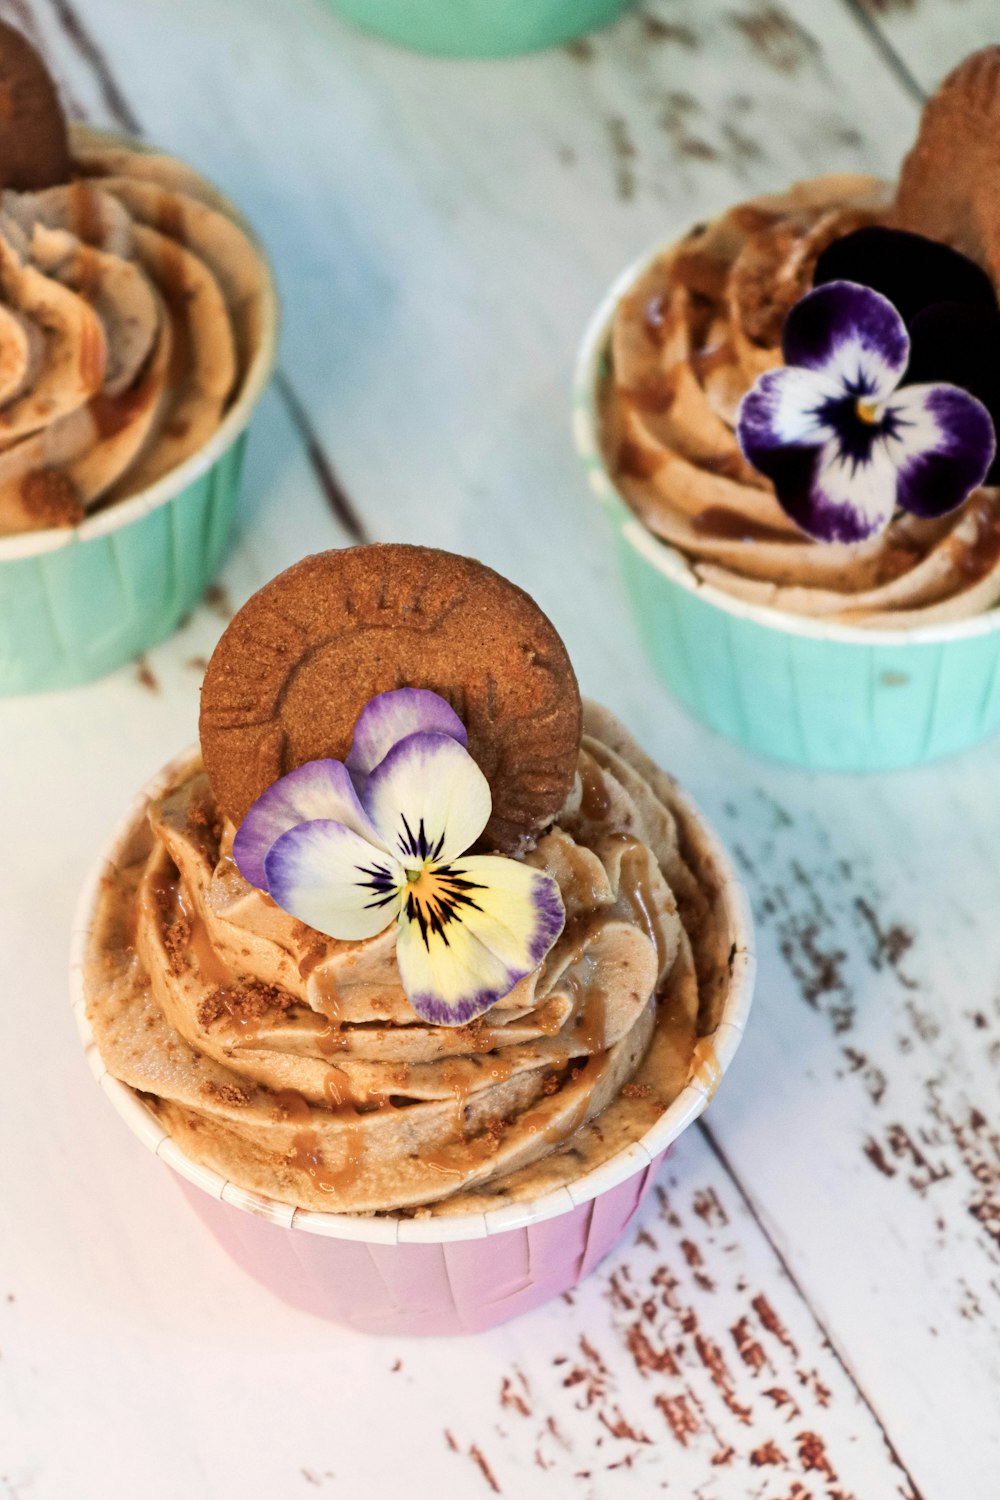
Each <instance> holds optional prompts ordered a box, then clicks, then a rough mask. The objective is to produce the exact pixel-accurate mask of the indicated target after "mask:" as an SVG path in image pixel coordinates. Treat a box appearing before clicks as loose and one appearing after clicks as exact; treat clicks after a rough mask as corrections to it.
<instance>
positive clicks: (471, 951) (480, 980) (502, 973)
mask: <svg viewBox="0 0 1000 1500" xmlns="http://www.w3.org/2000/svg"><path fill="white" fill-rule="evenodd" d="M424 882H427V883H426V884H425V883H424ZM564 921H565V912H564V909H563V904H562V898H561V897H560V895H559V888H558V886H557V885H556V883H555V881H554V880H553V879H552V878H551V876H549V875H546V874H545V873H544V872H543V871H541V870H535V869H532V868H531V867H530V866H528V865H521V864H518V863H517V861H515V860H510V859H502V858H499V857H497V856H491V855H483V856H477V857H475V858H470V859H460V860H457V861H456V862H455V863H454V864H452V865H450V866H445V867H444V868H443V869H439V870H437V871H435V872H433V874H432V875H430V877H429V878H428V876H426V875H425V876H424V878H423V881H421V882H420V883H418V884H417V885H416V886H414V887H412V888H411V890H410V891H409V892H408V893H407V895H406V899H405V905H404V910H403V916H402V919H401V921H400V934H399V941H398V944H397V950H396V951H397V958H398V962H399V971H400V976H401V978H402V981H403V988H404V989H405V990H406V993H407V996H408V997H409V1000H410V1004H411V1005H412V1006H413V1008H414V1010H415V1011H416V1012H417V1014H418V1015H420V1016H422V1017H423V1018H424V1019H425V1020H427V1021H431V1022H433V1023H434V1024H435V1025H440V1026H461V1025H464V1024H465V1023H466V1022H468V1021H471V1020H473V1019H474V1018H475V1017H476V1016H479V1015H482V1014H483V1012H484V1011H486V1010H488V1009H489V1008H490V1006H491V1005H495V1004H496V1002H497V1001H498V1000H501V999H502V998H503V997H504V995H507V994H509V993H510V991H511V990H512V989H513V988H514V986H515V985H516V984H517V983H518V981H519V980H521V979H523V978H524V976H525V975H526V974H530V973H531V971H532V970H533V969H534V968H536V967H537V965H538V964H539V963H541V961H542V959H543V958H544V957H545V955H546V953H547V952H548V951H549V949H550V948H551V946H552V944H553V943H554V942H555V940H556V938H557V937H558V935H559V933H560V932H561V931H562V927H563V923H564Z"/></svg>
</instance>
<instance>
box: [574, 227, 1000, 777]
mask: <svg viewBox="0 0 1000 1500" xmlns="http://www.w3.org/2000/svg"><path fill="white" fill-rule="evenodd" d="M670 243H673V241H671V242H670ZM666 248H668V246H667V245H658V246H657V247H656V249H655V250H654V251H652V252H651V253H649V254H646V255H644V256H642V257H641V258H640V260H639V261H637V262H636V263H635V264H634V265H632V266H630V267H629V268H628V270H627V271H625V272H624V274H623V275H622V276H621V277H619V279H618V280H617V281H616V282H615V283H614V285H613V286H612V287H611V289H610V291H609V292H608V294H607V296H606V298H605V300H604V301H603V302H602V304H601V306H600V307H599V308H598V310H597V312H596V314H595V315H594V318H593V319H592V321H591V323H590V326H589V328H588V330H587V333H586V334H585V336H584V340H583V344H582V346H581V350H580V355H579V359H578V362H577V369H576V378H575V382H574V392H573V423H574V437H575V440H576V446H577V450H578V452H579V454H580V457H581V458H582V460H583V465H584V468H585V470H586V473H587V477H588V479H589V481H590V486H591V488H592V490H593V491H594V493H595V494H596V495H597V497H598V499H599V500H600V502H601V504H602V506H603V508H604V510H605V513H606V514H607V516H608V519H609V521H610V522H611V526H612V530H613V533H614V539H615V546H616V550H617V553H618V557H619V561H620V564H621V568H622V571H623V573H624V577H625V584H626V588H627V590H628V594H629V598H630V600H631V602H632V607H633V609H634V611H635V614H636V618H637V620H638V623H639V628H640V631H641V633H642V635H643V638H644V640H645V643H646V646H647V647H648V650H649V653H650V656H651V657H652V659H653V663H654V665H655V666H656V668H657V670H658V671H659V673H660V675H661V676H662V678H663V680H664V682H665V683H666V684H667V687H668V688H669V689H670V691H671V692H672V693H673V694H674V696H675V697H676V698H678V699H679V700H680V702H681V703H682V704H683V705H684V707H685V708H686V709H687V710H688V711H689V712H690V713H691V714H693V715H694V717H695V718H697V719H700V720H701V721H702V723H704V724H707V725H708V726H709V728H710V729H714V730H716V731H717V732H718V733H719V734H724V735H726V737H727V738H728V739H731V740H735V741H736V742H737V744H740V745H743V746H744V747H745V748H746V749H748V750H755V751H757V752H759V753H760V754H762V755H769V756H773V757H775V758H776V759H778V760H783V761H789V762H791V763H792V764H794V765H798V766H805V767H808V768H810V769H813V770H830V771H891V770H901V769H903V768H905V767H911V766H919V765H923V764H925V763H926V762H928V761H932V760H938V759H940V758H941V757H943V756H946V755H954V754H956V753H957V752H958V751H960V750H966V749H968V748H969V747H970V746H972V745H975V744H978V743H979V742H980V741H981V740H983V739H985V738H986V737H987V736H988V735H990V734H992V733H994V732H995V731H996V730H997V729H1000V610H997V609H993V610H989V611H988V612H986V613H984V614H982V615H978V616H975V617H973V618H972V619H969V620H958V621H954V622H952V623H949V624H943V625H936V626H924V627H921V628H919V629H914V630H865V629H862V628H859V627H857V626H848V625H837V624H831V623H826V622H823V621H820V620H815V619H812V618H806V617H802V616H798V615H790V614H786V613H784V612H783V611H781V610H776V609H769V608H767V607H765V606H761V605H754V604H748V603H745V602H744V601H743V600H740V599H735V598H732V597H730V596H729V595H728V594H726V593H724V592H723V591H722V590H721V589H717V588H715V587H714V586H712V585H711V584H707V583H704V582H703V581H702V580H701V579H700V578H698V576H697V575H696V574H695V572H694V570H693V569H692V568H691V567H690V565H689V564H688V562H687V560H686V559H685V558H684V557H683V556H682V555H681V554H680V553H679V552H677V551H676V550H675V549H674V548H672V547H670V546H668V545H667V544H666V543H665V542H662V541H661V540H660V539H659V538H658V537H656V536H654V535H653V533H652V532H650V531H649V530H648V529H647V528H646V527H645V526H644V525H643V524H642V522H641V521H640V520H639V518H638V517H637V516H636V515H635V513H634V512H633V511H632V510H631V508H630V507H629V505H628V504H627V502H626V501H625V499H624V497H623V496H622V494H621V492H620V491H619V490H618V488H617V487H616V485H615V483H614V481H613V479H612V477H611V475H610V473H609V472H608V468H607V465H606V463H605V461H604V456H603V454H602V451H601V444H600V440H599V426H598V392H599V387H600V383H601V381H602V379H603V378H604V376H605V374H606V373H607V370H608V368H609V365H608V357H609V356H608V348H609V342H610V333H611V324H612V321H613V318H614V314H615V310H616V308H617V306H618V303H619V302H620V301H621V298H622V297H623V296H624V294H625V293H626V291H627V290H628V289H629V287H630V286H631V285H632V284H633V283H634V282H635V281H636V279H637V278H638V277H639V276H640V275H641V274H642V272H643V271H645V269H646V268H647V266H648V265H649V264H650V262H651V261H652V260H654V259H655V258H656V257H657V256H658V255H660V254H662V253H663V251H664V249H666Z"/></svg>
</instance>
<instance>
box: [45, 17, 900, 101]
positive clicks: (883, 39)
mask: <svg viewBox="0 0 1000 1500" xmlns="http://www.w3.org/2000/svg"><path fill="white" fill-rule="evenodd" d="M63 3H64V0H63ZM843 3H844V6H845V7H846V9H847V10H848V11H849V12H850V14H851V15H852V16H853V18H854V20H855V22H856V23H857V25H858V26H859V27H860V28H861V30H862V31H863V32H864V34H865V36H866V37H867V38H868V40H869V41H870V42H871V44H872V46H873V47H874V48H875V51H876V52H877V53H878V54H879V56H880V57H881V58H882V61H883V62H884V63H885V65H886V67H887V68H888V69H889V71H890V72H891V73H894V74H895V76H896V78H897V79H898V80H899V82H900V83H901V84H902V86H903V88H904V89H905V90H906V92H907V93H908V94H909V95H910V97H911V99H913V100H914V101H915V102H916V103H917V104H918V105H921V106H922V105H923V104H924V103H925V102H926V100H927V94H926V93H925V91H924V89H923V88H922V86H921V84H920V82H919V81H918V79H917V78H916V77H915V76H914V74H913V73H911V71H910V69H909V67H908V66H907V63H906V60H905V59H904V58H903V56H902V55H901V54H900V53H899V52H898V51H897V50H896V48H895V47H894V46H893V44H892V42H891V41H890V40H889V38H888V37H887V36H886V34H885V32H884V31H883V30H882V27H881V26H880V25H879V23H878V20H877V19H876V17H877V15H878V0H843Z"/></svg>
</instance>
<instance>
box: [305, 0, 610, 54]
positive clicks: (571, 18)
mask: <svg viewBox="0 0 1000 1500" xmlns="http://www.w3.org/2000/svg"><path fill="white" fill-rule="evenodd" d="M329 3H330V4H331V5H332V7H333V9H334V10H336V11H338V12H339V13H340V14H341V15H342V16H345V17H346V18H347V20H349V21H353V22H354V23H355V25H357V26H361V27H363V28H364V29H365V30H366V31H374V32H377V33H378V35H379V36H383V37H386V38H387V39H388V40H389V41H391V42H398V43H399V45H400V46H402V47H410V48H413V49H414V50H415V51H417V52H432V53H435V54H437V56H439V57H510V56H512V55H513V54H514V53H518V52H537V51H540V50H541V49H542V48H543V47H555V46H558V45H559V44H560V43H561V42H568V41H570V40H571V39H572V38H573V37H577V36H582V35H583V34H584V32H587V31H593V30H595V29H596V28H597V27H598V26H606V25H607V24H608V22H609V21H613V20H614V19H615V17H616V16H619V15H621V13H622V11H624V10H628V8H629V7H630V6H631V5H632V4H634V3H635V0H329Z"/></svg>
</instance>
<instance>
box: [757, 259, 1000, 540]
mask: <svg viewBox="0 0 1000 1500" xmlns="http://www.w3.org/2000/svg"><path fill="white" fill-rule="evenodd" d="M782 354H783V356H784V360H785V363H784V365H783V366H782V367H780V368H779V369H776V370H768V371H767V372H766V373H765V374H764V375H762V376H760V378H759V379H758V380H757V381H756V383H755V384H754V386H753V387H752V388H751V389H750V390H749V391H748V392H747V394H746V396H745V397H744V398H743V402H742V405H741V407H740V412H739V418H738V423H737V433H738V437H739V442H740V446H741V448H742V450H743V452H744V454H745V455H746V457H747V459H748V460H749V461H750V463H752V464H753V466H754V467H755V468H756V469H759V470H760V472H761V473H762V474H766V475H767V477H768V478H769V479H770V480H771V481H772V482H773V484H774V489H775V494H776V496H777V499H778V502H779V503H780V505H781V506H782V509H783V510H785V511H786V513H787V514H788V515H789V516H790V517H791V519H792V520H793V521H795V522H796V524H797V525H798V526H799V527H800V528H801V529H802V530H803V531H804V532H806V534H807V535H809V536H811V537H812V538H814V540H816V541H820V542H860V541H863V540H864V539H865V538H866V537H870V536H874V535H876V534H877V533H878V532H880V531H882V530H884V528H885V527H886V526H887V525H888V524H889V521H890V520H891V519H892V516H893V514H894V513H895V511H896V508H897V506H901V507H902V508H903V509H904V510H907V511H910V512H912V513H913V514H914V515H917V516H924V517H936V516H943V515H945V514H947V512H949V511H952V510H955V509H957V507H958V506H960V505H961V504H962V503H963V501H965V500H966V499H967V498H968V497H969V495H970V494H971V493H972V491H973V490H975V489H977V488H978V487H979V485H981V484H982V483H983V480H984V479H985V478H986V475H987V473H988V472H989V470H990V466H991V464H992V462H993V458H994V454H995V451H996V437H995V434H994V430H993V422H992V419H991V417H990V413H989V411H988V410H987V408H986V407H985V406H984V405H983V403H982V402H981V401H979V400H977V399H976V397H975V396H973V395H971V394H970V393H969V392H968V391H967V390H963V389H961V388H959V387H958V386H956V385H951V384H944V383H929V384H920V385H900V382H901V381H902V379H903V377H904V375H905V373H906V370H907V366H908V364H909V362H910V335H909V333H908V332H907V328H906V324H905V323H904V321H903V318H902V317H901V315H900V313H899V312H898V311H897V309H896V308H895V306H894V305H893V304H892V303H891V302H890V301H889V300H888V298H886V297H884V296H883V295H882V294H881V293H880V292H877V291H875V290H873V289H872V288H871V287H868V286H862V285H860V284H858V283H856V282H853V281H829V282H826V283H825V284H824V285H821V286H818V287H816V288H815V289H814V290H813V291H811V292H809V293H807V294H806V296H804V297H803V298H802V299H801V300H800V301H799V302H797V303H796V304H795V306H794V307H793V308H792V310H791V312H790V313H789V314H788V317H787V318H786V320H785V326H784V330H783V333H782Z"/></svg>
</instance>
